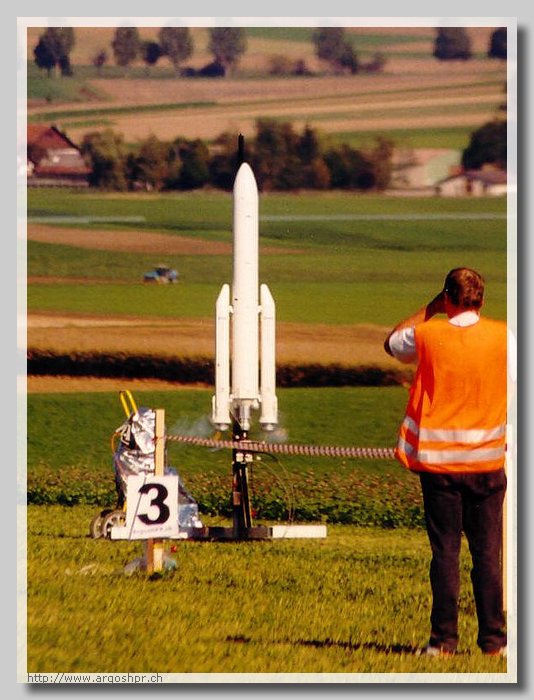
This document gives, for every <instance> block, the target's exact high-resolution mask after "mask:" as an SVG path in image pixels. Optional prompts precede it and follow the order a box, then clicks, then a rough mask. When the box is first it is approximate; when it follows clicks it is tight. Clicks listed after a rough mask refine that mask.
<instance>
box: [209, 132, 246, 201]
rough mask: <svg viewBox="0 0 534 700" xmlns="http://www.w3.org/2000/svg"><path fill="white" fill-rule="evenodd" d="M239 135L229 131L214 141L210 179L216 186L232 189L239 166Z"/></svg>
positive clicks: (210, 163)
mask: <svg viewBox="0 0 534 700" xmlns="http://www.w3.org/2000/svg"><path fill="white" fill-rule="evenodd" d="M238 142H239V136H238V134H237V133H231V132H228V131H225V132H223V133H222V134H220V135H219V136H218V137H217V138H216V139H215V141H214V142H213V146H212V151H213V155H212V157H211V159H210V162H209V173H210V181H211V182H212V184H213V185H214V186H215V187H220V188H221V189H223V190H231V189H232V187H233V185H234V179H235V176H236V173H237V168H238V165H239V163H238V153H237V147H238Z"/></svg>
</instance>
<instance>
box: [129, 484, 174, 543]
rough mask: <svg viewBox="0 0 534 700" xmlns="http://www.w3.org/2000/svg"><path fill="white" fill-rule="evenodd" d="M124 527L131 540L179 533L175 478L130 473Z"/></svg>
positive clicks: (163, 537) (161, 537) (170, 535)
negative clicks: (132, 474) (131, 474)
mask: <svg viewBox="0 0 534 700" xmlns="http://www.w3.org/2000/svg"><path fill="white" fill-rule="evenodd" d="M126 530H127V531H128V539H130V540H148V539H151V538H157V539H165V538H172V537H177V536H178V477H177V476H172V475H168V476H129V477H128V483H127V490H126Z"/></svg>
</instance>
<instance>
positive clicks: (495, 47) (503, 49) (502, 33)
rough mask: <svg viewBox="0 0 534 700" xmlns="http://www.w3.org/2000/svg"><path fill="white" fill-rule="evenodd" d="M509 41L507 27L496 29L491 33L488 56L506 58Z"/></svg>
mask: <svg viewBox="0 0 534 700" xmlns="http://www.w3.org/2000/svg"><path fill="white" fill-rule="evenodd" d="M507 42H508V31H507V29H506V27H499V29H496V30H495V31H494V32H493V33H492V35H491V39H490V45H489V49H488V57H489V58H502V59H503V60H506V57H507Z"/></svg>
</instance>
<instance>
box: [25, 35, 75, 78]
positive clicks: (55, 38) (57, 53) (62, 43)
mask: <svg viewBox="0 0 534 700" xmlns="http://www.w3.org/2000/svg"><path fill="white" fill-rule="evenodd" d="M74 43H75V37H74V29H73V27H48V28H47V29H46V31H45V32H44V34H42V36H41V37H40V38H39V43H38V44H37V46H36V47H35V49H34V56H35V63H36V64H37V66H39V68H46V70H47V71H48V75H50V73H51V71H52V69H53V68H54V67H55V66H58V67H59V69H60V71H61V75H64V76H70V75H72V68H71V64H70V52H71V51H72V49H73V47H74Z"/></svg>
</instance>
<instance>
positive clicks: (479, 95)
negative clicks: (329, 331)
mask: <svg viewBox="0 0 534 700" xmlns="http://www.w3.org/2000/svg"><path fill="white" fill-rule="evenodd" d="M311 31H312V30H311V28H291V29H288V30H286V31H285V32H284V31H283V28H273V29H266V28H248V29H247V32H248V49H247V51H246V53H245V54H244V55H243V57H242V59H241V61H240V63H239V65H238V66H237V69H236V70H235V72H234V73H233V74H232V75H231V76H227V77H225V78H215V79H207V78H204V79H201V78H177V77H175V76H174V73H173V71H172V67H171V64H170V63H169V61H168V59H165V58H164V59H161V60H160V61H159V62H158V64H157V65H156V66H154V67H151V68H150V69H148V68H146V67H145V66H143V64H142V63H141V62H139V61H138V62H137V63H136V64H134V65H132V67H131V68H130V69H128V72H127V74H125V71H124V70H123V69H118V68H117V67H116V66H115V65H113V55H112V50H111V46H110V44H111V41H112V38H113V33H114V29H113V28H112V27H76V28H75V37H76V43H75V46H74V49H73V51H72V54H71V60H72V65H73V68H74V77H73V78H60V77H52V78H48V77H46V73H45V72H43V71H38V70H37V69H36V67H35V66H34V65H33V62H32V57H33V54H32V52H33V47H34V46H35V44H36V42H37V40H38V37H39V35H40V33H42V29H39V28H36V27H30V28H28V42H27V53H28V59H29V89H28V94H29V101H28V117H29V119H30V120H31V121H33V120H39V121H44V122H48V123H50V122H53V123H56V124H57V125H58V126H59V127H60V128H62V129H63V130H64V131H66V132H67V133H68V135H69V136H70V137H71V138H72V139H74V140H75V141H79V140H81V139H82V138H83V136H84V134H85V133H86V132H87V131H95V130H101V129H105V128H111V129H113V130H115V131H117V132H120V133H121V134H123V135H124V138H125V140H126V141H127V142H135V141H137V140H140V139H144V138H147V137H148V136H150V135H156V136H157V137H159V138H161V139H166V140H167V139H174V138H176V137H178V136H184V137H186V138H203V139H208V140H210V139H213V138H215V137H216V136H218V135H219V134H220V133H222V132H223V131H230V132H236V131H240V132H242V133H244V134H245V135H251V134H253V133H254V129H255V122H256V120H257V119H258V118H260V117H273V118H276V119H283V120H285V121H290V122H292V123H293V124H294V125H295V127H296V128H298V129H301V128H303V127H304V125H306V124H310V125H312V126H314V127H315V128H317V129H319V130H320V131H322V132H324V133H326V134H333V135H335V136H337V137H340V138H341V137H342V138H343V139H345V140H348V141H352V142H353V141H354V139H356V140H358V139H359V140H360V141H361V140H362V139H363V140H365V139H366V138H367V137H369V138H371V137H372V135H374V134H376V133H380V132H385V133H391V132H398V131H399V130H404V131H408V132H409V133H408V135H406V134H404V135H403V136H402V138H403V139H404V141H408V143H410V137H413V138H412V139H411V145H414V146H421V145H423V146H426V147H448V146H449V143H448V142H447V143H443V144H442V143H440V134H439V133H437V130H438V131H441V132H444V131H445V132H447V130H449V131H450V130H451V129H452V130H455V129H456V130H458V131H459V137H458V138H459V139H460V141H462V140H463V143H465V139H466V136H465V134H467V133H469V131H470V130H473V129H474V128H477V127H478V126H480V125H481V124H482V123H484V122H485V121H488V120H489V119H491V118H492V117H493V116H494V115H495V114H496V112H497V110H498V108H499V105H500V104H501V103H502V102H503V101H504V85H505V80H506V64H505V63H504V62H501V61H495V60H491V59H488V58H487V57H486V56H485V54H486V52H487V47H488V43H489V38H490V36H491V32H492V31H493V29H492V28H490V27H470V28H468V29H467V31H468V33H469V35H470V38H471V41H472V50H473V54H474V58H473V59H472V60H469V61H438V60H436V59H434V58H433V57H432V47H433V41H434V35H435V31H434V30H433V29H432V28H428V27H412V28H388V27H377V28H347V33H349V34H350V36H351V38H352V42H353V45H354V47H355V49H356V51H357V52H358V56H359V58H360V61H362V62H366V61H369V60H370V59H371V58H372V56H373V55H374V54H375V53H377V52H379V53H381V54H382V55H383V56H384V57H385V59H386V63H385V67H384V71H383V72H382V73H376V74H366V73H359V74H357V75H355V76H352V75H332V74H331V73H330V72H329V68H328V66H326V65H325V64H324V63H322V62H320V61H319V60H318V59H317V58H316V56H315V55H314V47H313V43H312V42H311ZM157 32H158V28H157V27H145V28H141V29H140V35H141V37H142V38H143V39H146V40H149V39H152V40H154V39H156V38H157ZM192 33H193V36H194V42H195V51H194V54H193V56H192V58H191V59H190V60H189V61H188V62H187V65H190V66H192V67H195V68H199V67H201V66H202V65H205V64H206V63H208V62H209V61H210V60H211V56H210V54H209V52H208V51H207V47H206V44H207V30H206V29H205V28H204V29H193V30H192ZM102 49H104V50H105V51H106V52H107V54H108V62H107V64H106V65H105V66H104V68H103V70H102V73H101V75H98V74H97V70H96V68H94V67H93V66H92V58H93V57H94V55H95V53H96V52H97V51H99V50H102ZM275 57H283V58H284V59H285V60H287V61H289V62H290V63H291V62H292V61H293V62H294V61H297V60H301V61H304V62H305V64H306V66H307V68H308V69H309V71H310V72H311V73H312V75H311V76H272V75H270V74H269V71H270V66H271V65H272V61H273V60H274V58H275ZM139 107H142V108H143V111H142V113H139V111H138V110H137V109H136V108H139ZM429 132H434V133H429ZM422 135H424V139H425V142H424V143H423V144H421V143H419V141H418V138H419V137H421V136H422ZM462 145H463V144H462Z"/></svg>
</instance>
